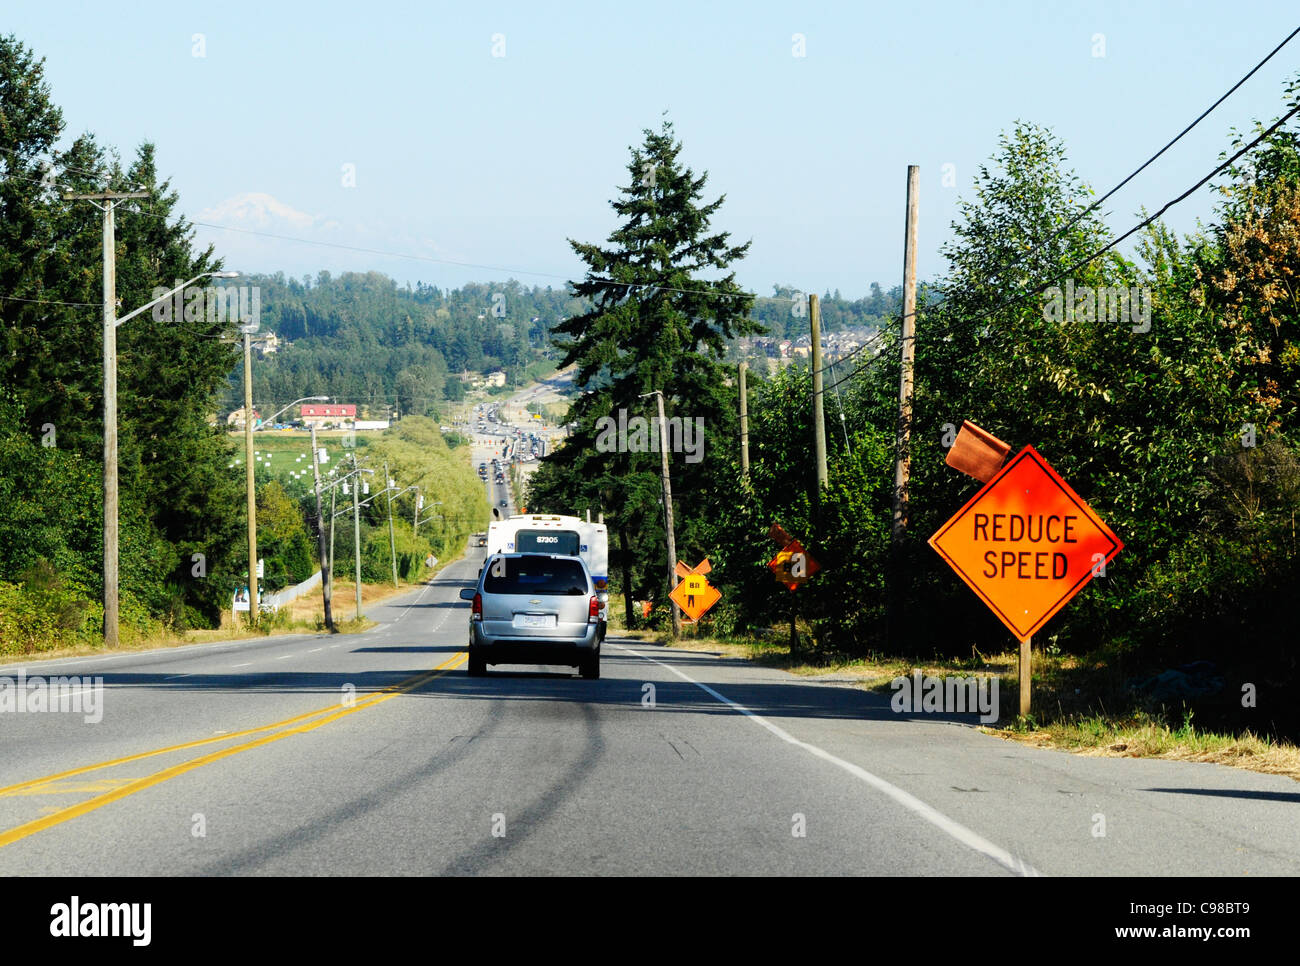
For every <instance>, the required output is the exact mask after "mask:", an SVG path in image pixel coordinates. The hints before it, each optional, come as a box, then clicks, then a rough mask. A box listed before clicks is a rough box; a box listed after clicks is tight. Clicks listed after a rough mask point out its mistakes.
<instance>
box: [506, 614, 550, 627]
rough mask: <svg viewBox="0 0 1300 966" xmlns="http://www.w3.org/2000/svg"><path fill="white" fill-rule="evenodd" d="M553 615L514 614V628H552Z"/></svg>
mask: <svg viewBox="0 0 1300 966" xmlns="http://www.w3.org/2000/svg"><path fill="white" fill-rule="evenodd" d="M554 626H555V615H554V614H516V615H515V627H554Z"/></svg>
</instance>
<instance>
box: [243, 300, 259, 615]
mask: <svg viewBox="0 0 1300 966" xmlns="http://www.w3.org/2000/svg"><path fill="white" fill-rule="evenodd" d="M243 330H244V462H245V463H247V464H248V467H247V471H246V472H245V474H244V477H245V479H246V480H247V486H248V622H249V623H250V624H253V625H256V624H257V618H258V606H259V604H258V600H257V598H258V593H257V493H256V490H255V489H254V480H253V327H252V326H251V325H245V326H243Z"/></svg>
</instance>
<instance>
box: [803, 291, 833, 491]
mask: <svg viewBox="0 0 1300 966" xmlns="http://www.w3.org/2000/svg"><path fill="white" fill-rule="evenodd" d="M808 319H809V322H810V323H811V325H810V328H811V331H812V384H813V386H812V391H813V444H814V449H815V452H816V455H817V494H818V496H817V500H818V504H819V505H820V503H821V491H822V490H823V489H825V488H826V485H827V481H828V480H829V476H828V474H827V471H826V416H825V412H824V405H823V398H822V310H821V304H820V302H819V300H818V298H817V296H816V295H809V296H808Z"/></svg>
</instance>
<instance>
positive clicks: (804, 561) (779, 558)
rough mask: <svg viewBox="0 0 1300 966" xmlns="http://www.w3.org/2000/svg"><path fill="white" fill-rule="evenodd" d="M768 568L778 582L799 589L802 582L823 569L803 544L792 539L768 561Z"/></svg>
mask: <svg viewBox="0 0 1300 966" xmlns="http://www.w3.org/2000/svg"><path fill="white" fill-rule="evenodd" d="M767 569H768V570H770V571H772V576H773V577H775V578H776V582H777V583H778V584H785V586H786V587H787V588H788V589H790V590H798V589H799V585H800V584H802V583H803V582H804V581H806V580H807V579H808V578H809V577H811V576H812V575H813V574H815V573H817V571H819V570H821V565H820V564H818V563H817V561H816V560H814V559H813V557H812V554H810V553H809V552H808V551H807V550H805V549H804V548H803V544H801V543H800V542H799V541H798V540H794V539H791V540H790V541H789V542H788V543H786V544H785V545H783V546H782V547H781V549H780V550H779V551H778V552H777V555H776V556H775V557H773V558H772V559H771V560H769V561H768V562H767Z"/></svg>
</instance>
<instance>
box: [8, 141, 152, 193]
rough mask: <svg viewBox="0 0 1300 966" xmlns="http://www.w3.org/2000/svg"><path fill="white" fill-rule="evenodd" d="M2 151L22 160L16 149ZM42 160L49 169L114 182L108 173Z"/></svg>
mask: <svg viewBox="0 0 1300 966" xmlns="http://www.w3.org/2000/svg"><path fill="white" fill-rule="evenodd" d="M0 151H4V152H5V153H6V154H12V155H13V156H14V157H16V158H20V160H21V156H20V155H19V153H18V151H17V150H16V149H14V148H4V147H0ZM32 160H33V161H35V160H37V159H36V158H32ZM42 160H43V163H44V164H45V165H46V166H47V167H51V168H53V167H60V168H62V169H63V170H64V171H71V172H73V173H75V174H84V175H86V176H87V177H89V178H95V179H96V180H98V181H103V182H104V183H105V184H107V183H108V182H109V181H111V180H112V175H110V174H109V173H108V172H107V171H91V170H89V169H87V168H76V167H73V166H72V165H70V164H66V163H63V162H56V161H54V160H53V159H51V160H48V161H44V159H42ZM137 187H138V185H137Z"/></svg>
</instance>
